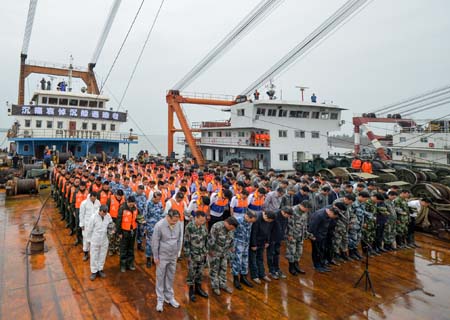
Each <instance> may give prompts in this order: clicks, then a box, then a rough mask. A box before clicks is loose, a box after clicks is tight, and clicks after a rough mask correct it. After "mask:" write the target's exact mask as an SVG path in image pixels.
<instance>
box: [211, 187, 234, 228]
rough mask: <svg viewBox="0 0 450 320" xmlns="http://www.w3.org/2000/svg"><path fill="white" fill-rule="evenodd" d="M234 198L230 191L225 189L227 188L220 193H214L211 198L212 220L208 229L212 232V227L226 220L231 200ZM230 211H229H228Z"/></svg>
mask: <svg viewBox="0 0 450 320" xmlns="http://www.w3.org/2000/svg"><path fill="white" fill-rule="evenodd" d="M232 197H233V194H232V193H231V191H230V190H228V189H225V186H224V188H223V189H222V190H220V191H219V192H214V193H212V194H211V198H210V211H209V214H210V220H209V222H208V229H209V230H211V227H212V226H213V225H214V224H215V223H216V222H219V221H222V220H224V219H225V214H226V211H227V210H228V208H229V203H230V199H231V198H232ZM228 211H229V210H228Z"/></svg>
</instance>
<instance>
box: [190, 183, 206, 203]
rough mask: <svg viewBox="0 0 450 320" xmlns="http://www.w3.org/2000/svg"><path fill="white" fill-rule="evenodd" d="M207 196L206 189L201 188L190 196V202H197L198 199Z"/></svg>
mask: <svg viewBox="0 0 450 320" xmlns="http://www.w3.org/2000/svg"><path fill="white" fill-rule="evenodd" d="M203 196H208V191H207V190H206V187H203V186H201V187H200V188H199V189H198V190H197V191H196V192H194V193H193V194H192V196H191V200H197V199H198V198H199V197H203Z"/></svg>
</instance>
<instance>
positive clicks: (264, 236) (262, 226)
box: [249, 211, 276, 284]
mask: <svg viewBox="0 0 450 320" xmlns="http://www.w3.org/2000/svg"><path fill="white" fill-rule="evenodd" d="M275 217H276V216H275V213H274V212H272V211H263V213H262V214H261V215H260V216H259V217H258V219H256V221H255V222H254V223H253V225H252V232H251V235H250V256H249V267H250V275H251V277H252V279H253V281H254V282H256V283H257V284H260V283H261V279H263V280H265V281H266V282H270V281H271V279H270V278H269V277H268V276H267V275H266V272H265V269H264V250H265V249H267V248H268V247H269V244H270V235H271V234H272V229H273V227H274V223H273V221H274V220H275Z"/></svg>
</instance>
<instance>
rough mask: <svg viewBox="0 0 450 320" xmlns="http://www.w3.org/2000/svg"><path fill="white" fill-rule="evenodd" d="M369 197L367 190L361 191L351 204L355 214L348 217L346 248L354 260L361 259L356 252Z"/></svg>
mask: <svg viewBox="0 0 450 320" xmlns="http://www.w3.org/2000/svg"><path fill="white" fill-rule="evenodd" d="M369 198H370V195H369V193H368V192H367V191H362V192H360V193H359V195H358V197H357V198H356V200H355V202H353V204H352V207H353V209H352V212H354V214H355V215H354V216H353V217H351V218H350V224H349V229H348V249H349V256H350V257H351V258H352V259H356V260H361V259H362V256H361V255H360V254H359V252H358V245H359V243H360V242H361V236H362V229H363V222H364V217H365V215H366V202H367V200H369Z"/></svg>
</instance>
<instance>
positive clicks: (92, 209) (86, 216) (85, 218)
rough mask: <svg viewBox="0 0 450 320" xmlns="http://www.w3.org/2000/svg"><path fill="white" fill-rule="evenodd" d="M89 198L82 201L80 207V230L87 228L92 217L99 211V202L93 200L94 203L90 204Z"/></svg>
mask: <svg viewBox="0 0 450 320" xmlns="http://www.w3.org/2000/svg"><path fill="white" fill-rule="evenodd" d="M89 198H90V197H89V196H88V198H87V199H86V200H83V202H81V205H80V228H81V227H84V226H87V224H88V223H89V220H90V219H91V217H92V215H93V214H94V213H98V211H99V209H100V201H98V199H95V201H94V202H92V201H91V199H89Z"/></svg>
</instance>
